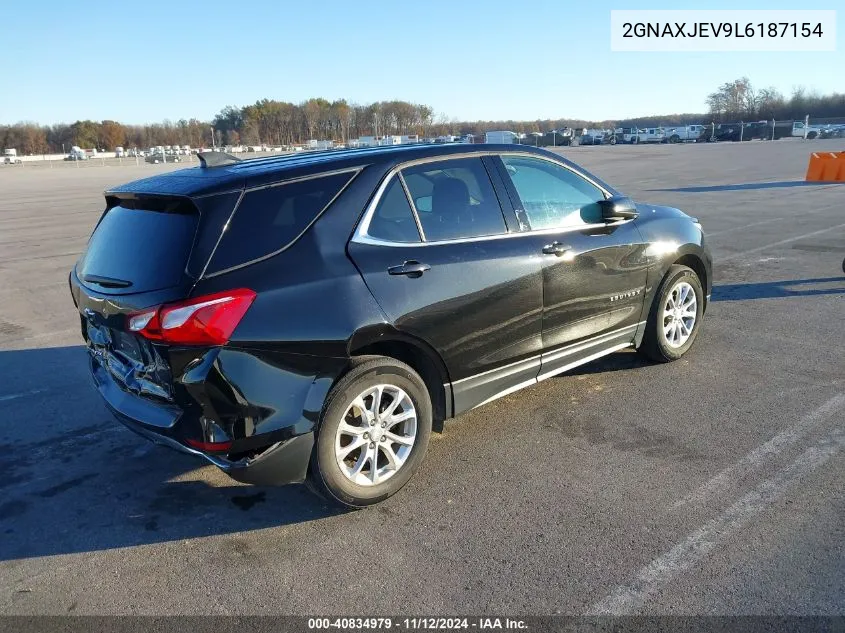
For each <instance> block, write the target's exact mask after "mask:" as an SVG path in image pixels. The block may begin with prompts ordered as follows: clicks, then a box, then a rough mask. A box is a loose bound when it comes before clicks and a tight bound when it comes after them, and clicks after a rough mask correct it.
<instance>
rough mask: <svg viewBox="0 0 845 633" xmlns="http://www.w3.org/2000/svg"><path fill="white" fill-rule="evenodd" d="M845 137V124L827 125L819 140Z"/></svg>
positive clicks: (823, 128)
mask: <svg viewBox="0 0 845 633" xmlns="http://www.w3.org/2000/svg"><path fill="white" fill-rule="evenodd" d="M843 137H845V124H843V125H827V126H824V127H822V128H821V130H819V138H823V139H824V138H843Z"/></svg>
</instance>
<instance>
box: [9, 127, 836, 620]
mask: <svg viewBox="0 0 845 633" xmlns="http://www.w3.org/2000/svg"><path fill="white" fill-rule="evenodd" d="M837 143H839V144H837ZM841 149H843V148H842V147H841V143H840V142H838V141H816V142H802V141H800V140H784V141H776V142H761V141H755V142H749V143H742V144H740V143H733V144H730V143H728V144H718V145H709V144H708V145H703V146H701V145H661V146H631V147H628V146H626V147H613V148H611V147H579V148H567V149H565V150H560V151H562V152H563V153H564V155H566V156H567V157H569V158H571V159H573V160H575V161H576V162H579V163H580V164H582V165H584V166H585V167H587V168H588V169H590V170H592V171H594V172H595V173H596V174H598V175H599V176H601V177H602V178H604V179H605V180H607V181H608V182H610V183H611V184H613V185H614V186H616V187H617V188H619V189H621V190H622V191H625V192H626V193H628V194H630V195H632V196H633V197H635V198H636V199H638V200H642V201H650V202H654V203H656V204H667V205H672V206H678V207H680V208H682V209H684V210H686V211H687V212H688V213H690V214H691V215H695V216H697V217H698V218H699V219H700V220H701V222H702V224H703V226H704V229H705V232H706V233H707V235H708V238H709V241H710V245H711V248H712V250H713V254H714V268H715V287H714V290H713V302H712V304H711V307H710V309H709V311H708V313H707V315H706V317H705V321H704V325H703V329H702V331H701V333H700V335H699V338H698V340H697V342H696V344H695V346H694V347H693V349H692V351H691V352H690V353H689V354H688V355H687V356H685V357H684V359H682V360H681V361H679V362H676V363H673V364H668V365H655V364H649V363H645V362H643V361H641V360H639V359H638V357H637V356H636V354H634V353H619V354H616V355H613V356H610V357H607V358H605V359H603V360H601V361H598V362H596V363H593V364H591V365H587V366H584V367H582V368H580V369H578V370H576V371H575V372H574V373H572V374H568V375H563V376H560V377H558V378H555V379H551V380H548V381H545V382H543V383H541V384H540V385H537V386H535V387H532V388H529V389H527V390H523V391H521V392H518V393H516V394H513V395H510V396H507V397H505V398H503V399H501V400H498V401H496V402H494V403H492V404H490V405H487V406H485V407H482V408H480V409H476V410H474V411H472V412H470V413H468V414H465V415H463V416H461V417H460V418H458V419H456V420H453V421H450V422H448V423H447V424H446V427H445V432H444V433H443V434H440V435H435V436H434V437H433V439H432V442H431V445H430V448H429V453H428V456H427V457H426V460H425V462H424V463H423V466H422V468H421V470H420V471H419V472H418V473H417V474H416V476H415V477H414V478H413V479H412V480H411V482H410V484H408V486H406V487H405V488H404V489H403V490H402V491H401V492H400V493H399V494H397V495H396V496H395V497H393V498H391V499H389V500H388V501H386V502H385V503H383V504H382V505H380V506H378V507H375V508H372V509H370V510H367V511H360V512H342V511H338V510H336V509H334V508H330V507H327V506H326V505H324V504H323V503H322V502H320V501H319V500H317V499H316V498H314V497H312V496H311V495H310V494H309V493H307V492H306V491H305V490H304V489H301V488H299V487H289V488H278V489H270V488H267V489H264V488H255V487H247V486H241V485H238V484H236V483H235V482H233V481H230V480H229V479H228V478H227V477H226V476H224V475H222V474H221V473H219V472H218V471H217V470H216V469H214V468H213V467H210V466H203V465H202V463H200V462H197V461H195V460H194V459H192V458H191V457H188V456H184V455H181V454H177V453H174V452H172V451H170V450H168V449H165V448H160V447H156V446H153V445H150V444H148V443H147V442H146V441H144V440H142V439H140V438H138V437H136V436H135V435H133V434H132V433H130V432H129V431H127V430H124V429H123V428H122V427H121V426H119V425H118V424H117V423H116V422H115V421H113V419H112V418H111V416H110V415H109V414H108V413H107V411H106V410H105V408H104V406H103V405H102V404H101V403H100V400H99V397H98V396H97V394H96V393H95V391H94V389H93V388H92V387H91V386H90V385H89V376H88V370H87V368H86V362H85V353H84V351H83V348H82V346H81V336H80V334H79V332H78V319H77V316H76V314H75V311H74V307H73V304H72V302H71V299H70V296H69V293H68V291H67V272H68V270H69V269H70V267H71V266H72V264H73V262H74V261H75V259H76V257H77V255H78V254H79V252H80V251H81V250H82V248H83V247H84V244H85V241H86V240H87V237H88V235H89V233H90V231H91V228H92V227H93V224H94V223H95V222H96V220H97V218H98V216H99V213H100V210H101V207H102V194H101V192H102V190H103V189H105V188H106V187H108V186H110V185H115V184H119V183H121V182H124V181H128V180H132V179H135V178H138V177H141V176H143V175H147V174H153V173H155V172H156V171H159V170H162V169H171V168H173V167H171V166H153V165H144V164H142V165H139V166H134V165H124V166H121V167H118V166H102V165H101V166H100V167H99V168H95V167H94V166H86V167H85V168H84V169H83V168H72V167H66V168H62V169H44V168H41V169H28V168H27V167H24V168H17V167H16V168H6V169H0V473H2V477H0V491H2V498H0V613H4V614H11V613H15V614H36V613H50V614H66V613H74V614H95V613H96V614H118V613H119V614H130V613H131V614H222V613H239V614H247V613H274V614H288V613H293V614H335V615H354V614H360V615H377V614H429V615H431V614H439V615H453V614H467V613H473V614H497V615H507V614H521V615H543V614H554V613H563V614H582V613H648V614H667V613H671V614H704V613H706V614H795V615H799V614H800V615H807V614H845V523H843V517H845V459H843V454H845V450H843V449H845V372H843V369H845V354H843V351H844V350H843V348H845V346H843V332H842V327H843V323H845V320H843V317H845V302H843V299H845V275H843V272H842V259H843V257H845V184H839V185H836V184H807V183H804V182H803V175H804V172H805V170H806V165H807V158H808V155H809V153H810V152H811V151H819V150H829V151H833V150H841ZM177 167H182V166H177Z"/></svg>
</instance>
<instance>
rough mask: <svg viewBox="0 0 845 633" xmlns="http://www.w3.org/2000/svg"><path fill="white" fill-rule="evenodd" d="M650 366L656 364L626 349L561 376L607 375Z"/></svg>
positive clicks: (632, 350)
mask: <svg viewBox="0 0 845 633" xmlns="http://www.w3.org/2000/svg"><path fill="white" fill-rule="evenodd" d="M649 365H654V363H653V362H652V361H650V360H648V359H647V358H645V357H643V356H641V355H640V354H638V353H637V352H636V350H634V349H624V350H621V351H618V352H615V353H613V354H609V355H607V356H602V357H601V358H598V359H596V360H594V361H590V362H589V363H587V364H585V365H580V366H579V367H576V368H574V369H571V370H569V371H568V372H566V373H564V374H560V377H562V378H565V377H567V376H586V375H590V374H606V373H608V372H612V371H629V370H633V369H639V368H641V367H647V366H649Z"/></svg>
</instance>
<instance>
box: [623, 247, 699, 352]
mask: <svg viewBox="0 0 845 633" xmlns="http://www.w3.org/2000/svg"><path fill="white" fill-rule="evenodd" d="M703 311H704V291H703V290H702V288H701V281H700V280H699V279H698V275H696V274H695V271H694V270H692V269H691V268H688V267H687V266H679V265H677V264H675V265H673V266H671V267H670V268H669V272H667V273H666V276H665V277H664V278H663V281H662V282H661V283H660V287H659V288H658V289H657V294H656V296H655V298H654V302H653V303H652V306H651V312H650V313H649V316H648V322H647V324H646V331H645V335H644V336H643V342H642V344H641V345H640V348H639V350H638V351H639V352H640V353H641V354H643V355H644V356H646V357H648V358H650V359H652V360H656V361H658V362H662V363H665V362H669V361H673V360H678V359H679V358H680V357H681V356H683V355H684V354H686V352H687V351H688V350H689V348H690V347H692V344H693V342H694V341H695V337H696V336H697V335H698V330H699V327H700V325H701V316H702V314H703Z"/></svg>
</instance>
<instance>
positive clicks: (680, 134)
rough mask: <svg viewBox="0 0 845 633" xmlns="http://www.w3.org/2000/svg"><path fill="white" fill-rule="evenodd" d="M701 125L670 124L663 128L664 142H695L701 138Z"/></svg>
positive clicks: (702, 131) (702, 128) (703, 131)
mask: <svg viewBox="0 0 845 633" xmlns="http://www.w3.org/2000/svg"><path fill="white" fill-rule="evenodd" d="M704 133H705V130H704V126H703V125H670V126H666V127H664V128H663V142H664V143H685V142H693V143H697V142H698V141H700V140H703V139H702V136H703V135H704Z"/></svg>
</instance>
